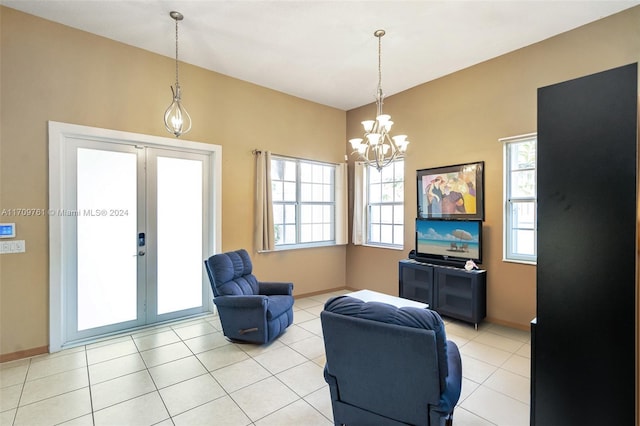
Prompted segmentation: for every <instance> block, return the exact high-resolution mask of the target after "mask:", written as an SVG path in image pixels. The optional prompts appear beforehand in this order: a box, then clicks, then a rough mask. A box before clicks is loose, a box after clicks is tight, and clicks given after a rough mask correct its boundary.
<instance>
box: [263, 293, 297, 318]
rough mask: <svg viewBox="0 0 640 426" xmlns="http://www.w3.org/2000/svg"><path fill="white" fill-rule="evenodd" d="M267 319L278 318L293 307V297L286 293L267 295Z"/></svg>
mask: <svg viewBox="0 0 640 426" xmlns="http://www.w3.org/2000/svg"><path fill="white" fill-rule="evenodd" d="M267 298H268V299H269V304H268V305H267V321H271V320H272V319H274V318H278V317H279V316H280V315H282V314H284V313H285V312H287V311H288V310H289V309H291V308H293V297H292V296H286V295H276V296H267Z"/></svg>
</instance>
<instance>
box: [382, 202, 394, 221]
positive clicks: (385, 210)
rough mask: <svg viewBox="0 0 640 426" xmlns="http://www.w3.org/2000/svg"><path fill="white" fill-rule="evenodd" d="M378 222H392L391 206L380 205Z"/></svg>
mask: <svg viewBox="0 0 640 426" xmlns="http://www.w3.org/2000/svg"><path fill="white" fill-rule="evenodd" d="M380 222H382V223H393V206H381V207H380Z"/></svg>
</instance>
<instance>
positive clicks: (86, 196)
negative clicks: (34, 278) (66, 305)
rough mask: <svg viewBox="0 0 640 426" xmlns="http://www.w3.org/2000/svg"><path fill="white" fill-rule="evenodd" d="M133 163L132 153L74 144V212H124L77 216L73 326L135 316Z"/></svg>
mask: <svg viewBox="0 0 640 426" xmlns="http://www.w3.org/2000/svg"><path fill="white" fill-rule="evenodd" d="M136 161H137V160H136V155H135V154H132V153H127V152H111V151H101V150H97V149H85V148H78V151H77V182H78V183H77V211H78V212H84V211H98V210H101V209H105V208H106V209H122V210H123V211H127V214H126V215H122V216H94V215H92V214H83V215H78V217H77V233H78V241H77V249H78V255H77V256H78V260H77V262H78V265H77V268H78V270H77V274H78V284H77V285H78V302H77V303H78V330H86V329H90V328H95V327H100V326H105V325H110V324H115V323H119V322H124V321H128V320H135V319H136V318H137V307H136V302H137V275H136V273H137V272H136V271H137V262H138V260H137V259H138V258H137V257H136V256H135V254H136V253H137V247H136V236H137V232H138V231H137V223H136V221H137V214H138V213H137V196H138V195H137V187H136ZM114 170H117V171H118V172H117V173H114ZM105 265H108V266H107V267H105Z"/></svg>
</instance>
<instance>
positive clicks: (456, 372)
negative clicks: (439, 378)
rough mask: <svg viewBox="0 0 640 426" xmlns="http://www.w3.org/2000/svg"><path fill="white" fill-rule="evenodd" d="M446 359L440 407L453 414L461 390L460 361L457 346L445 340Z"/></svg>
mask: <svg viewBox="0 0 640 426" xmlns="http://www.w3.org/2000/svg"><path fill="white" fill-rule="evenodd" d="M447 358H448V359H447V361H448V367H449V374H448V375H447V379H446V387H445V389H444V392H442V395H441V396H440V405H441V408H444V409H445V411H448V412H453V408H454V407H455V406H456V404H457V403H458V399H460V392H461V390H462V360H461V359H460V351H459V350H458V346H457V345H456V344H455V343H454V342H452V341H451V340H447ZM443 403H444V404H443Z"/></svg>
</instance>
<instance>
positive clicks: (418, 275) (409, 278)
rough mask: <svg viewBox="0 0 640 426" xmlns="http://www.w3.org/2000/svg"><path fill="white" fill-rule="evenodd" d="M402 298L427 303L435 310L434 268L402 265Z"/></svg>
mask: <svg viewBox="0 0 640 426" xmlns="http://www.w3.org/2000/svg"><path fill="white" fill-rule="evenodd" d="M400 297H404V298H405V299H411V300H416V301H418V302H422V303H427V304H428V305H429V307H430V308H433V303H434V299H433V267H432V266H428V265H418V264H409V263H400Z"/></svg>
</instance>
